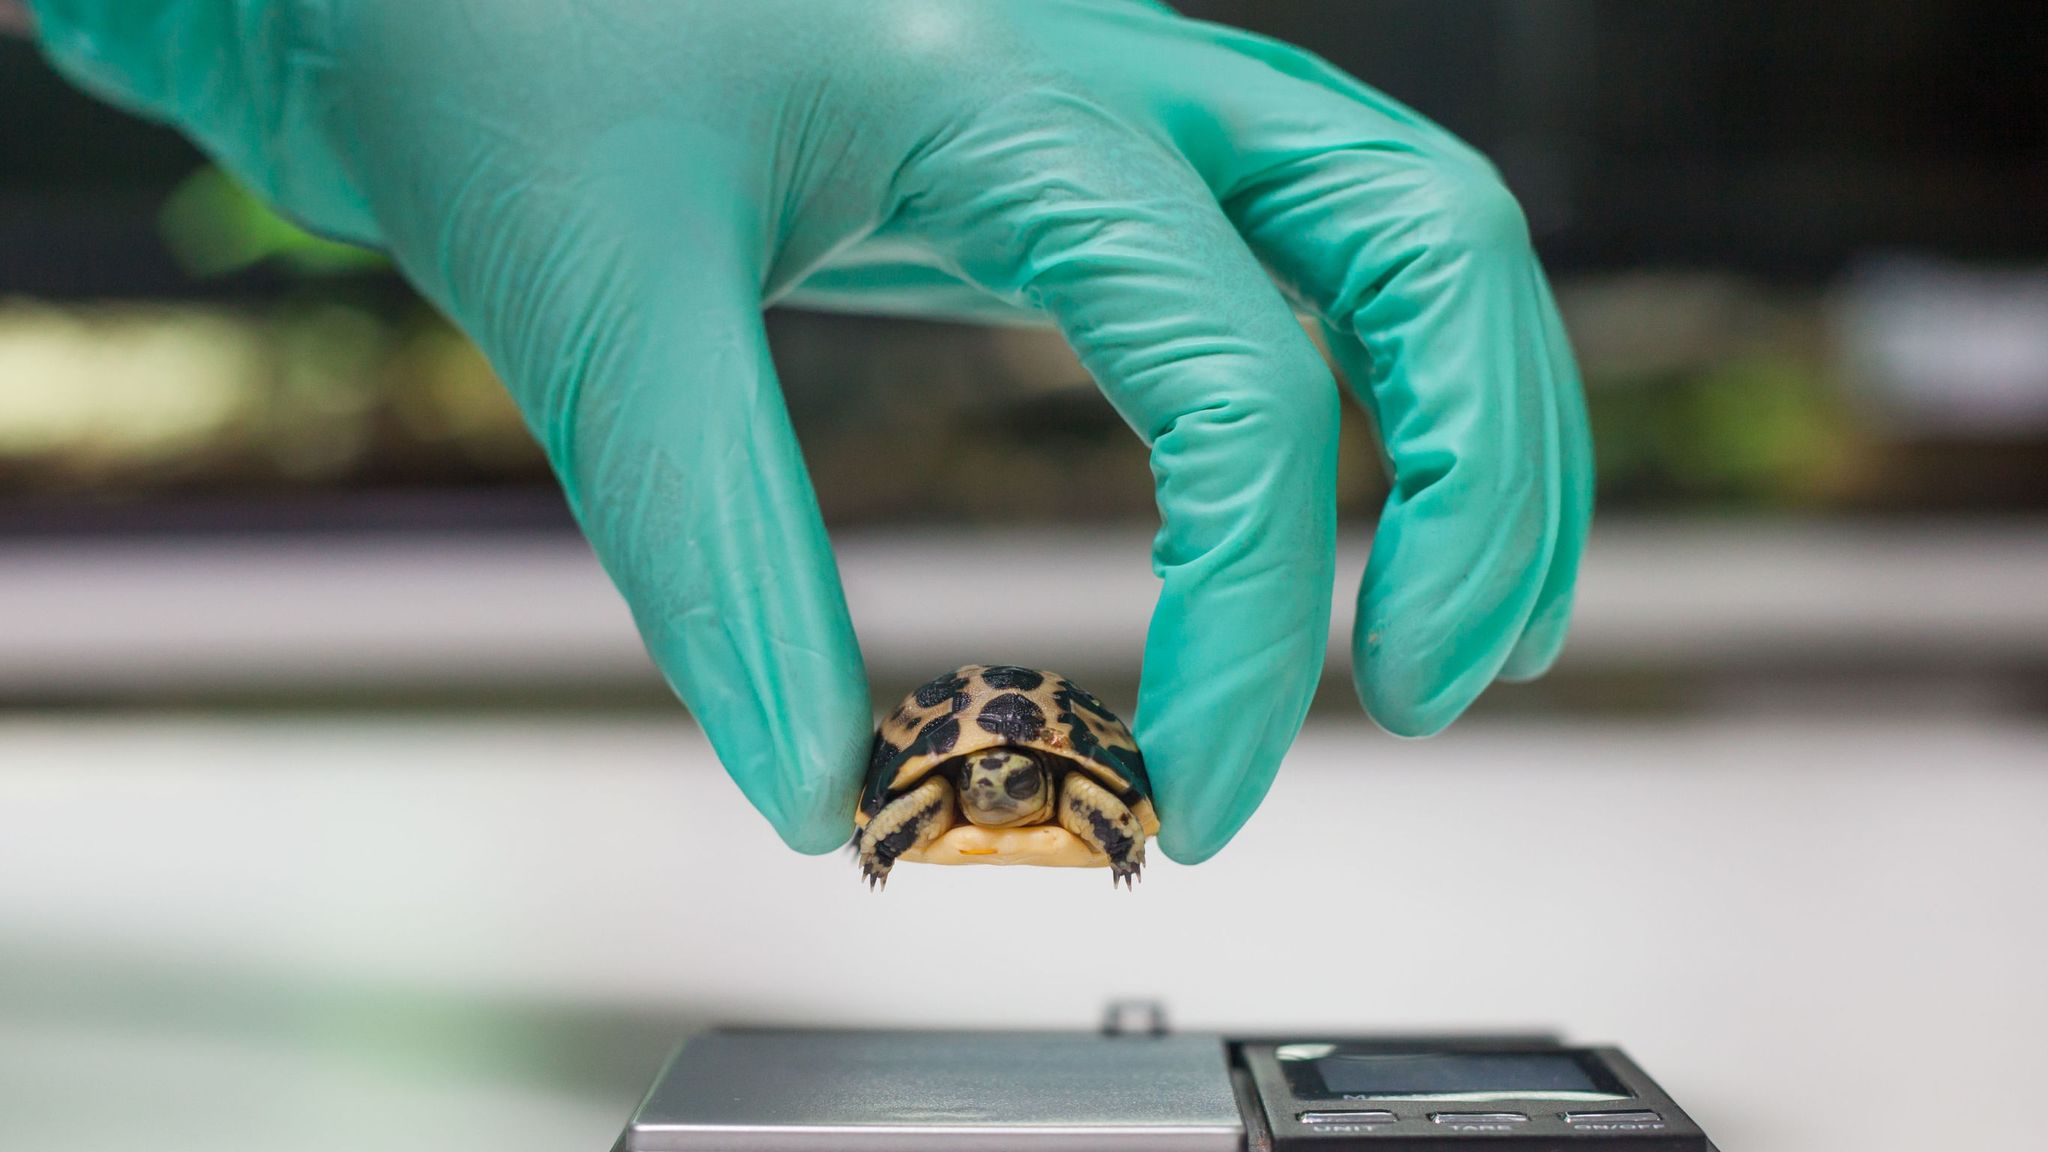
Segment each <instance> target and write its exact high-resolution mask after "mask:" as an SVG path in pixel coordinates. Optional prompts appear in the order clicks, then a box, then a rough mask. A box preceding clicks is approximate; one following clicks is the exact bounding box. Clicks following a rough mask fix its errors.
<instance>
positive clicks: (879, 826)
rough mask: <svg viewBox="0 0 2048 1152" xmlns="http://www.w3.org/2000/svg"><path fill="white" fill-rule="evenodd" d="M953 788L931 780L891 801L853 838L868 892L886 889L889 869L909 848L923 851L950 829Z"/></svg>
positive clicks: (937, 778) (937, 779) (944, 781)
mask: <svg viewBox="0 0 2048 1152" xmlns="http://www.w3.org/2000/svg"><path fill="white" fill-rule="evenodd" d="M953 811H954V805H953V785H952V783H951V782H950V781H948V780H947V779H946V778H945V777H944V776H933V777H932V778H931V779H929V780H926V781H925V782H924V783H922V784H920V785H918V786H917V787H915V788H913V789H911V790H910V791H908V792H905V793H904V794H903V795H901V796H898V797H897V798H896V799H894V800H891V801H890V802H889V803H888V805H887V806H886V807H884V808H883V809H882V810H881V811H880V812H877V813H875V818H874V819H872V820H870V821H868V823H867V827H865V828H862V829H861V830H860V833H859V835H857V836H856V837H855V838H854V847H855V850H856V851H857V852H858V853H859V855H860V874H861V875H862V876H865V877H867V881H868V887H869V888H871V889H872V888H878V887H880V888H886V887H888V886H889V869H890V868H891V867H893V866H894V865H895V863H896V858H897V857H898V856H901V855H903V854H904V853H905V852H908V851H910V850H911V849H912V848H923V847H925V846H926V845H928V844H930V843H931V842H932V841H934V840H937V839H938V838H939V837H941V836H943V835H945V834H946V830H947V829H949V828H951V827H952V826H953Z"/></svg>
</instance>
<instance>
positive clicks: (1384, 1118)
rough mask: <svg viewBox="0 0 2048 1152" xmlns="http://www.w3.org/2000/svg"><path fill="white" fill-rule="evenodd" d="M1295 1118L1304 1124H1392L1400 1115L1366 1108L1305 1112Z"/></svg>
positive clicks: (1381, 1109)
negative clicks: (1344, 1110)
mask: <svg viewBox="0 0 2048 1152" xmlns="http://www.w3.org/2000/svg"><path fill="white" fill-rule="evenodd" d="M1295 1119H1296V1120H1299V1121H1301V1122H1302V1123H1303V1124H1392V1123H1393V1122H1394V1121H1396V1120H1398V1119H1400V1117H1398V1116H1395V1115H1394V1114H1393V1113H1392V1112H1389V1111H1387V1110H1386V1109H1384V1108H1366V1109H1360V1110H1357V1111H1353V1112H1303V1113H1300V1114H1298V1115H1297V1116H1295Z"/></svg>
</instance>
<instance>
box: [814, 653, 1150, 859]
mask: <svg viewBox="0 0 2048 1152" xmlns="http://www.w3.org/2000/svg"><path fill="white" fill-rule="evenodd" d="M998 747H1011V748H1029V749H1033V750H1036V751H1039V752H1043V753H1046V754H1048V755H1050V756H1054V757H1058V758H1059V759H1060V760H1063V761H1065V762H1066V763H1067V766H1069V767H1071V768H1073V769H1078V770H1079V771H1082V772H1085V773H1087V774H1088V775H1089V776H1091V777H1093V778H1094V779H1095V780H1096V782H1097V783H1099V784H1101V785H1102V786H1103V787H1104V788H1107V789H1108V790H1109V791H1110V792H1111V793H1113V794H1114V795H1115V796H1116V797H1117V799H1119V800H1121V801H1122V802H1123V803H1124V804H1125V806H1127V807H1129V808H1130V809H1131V811H1132V813H1133V814H1134V815H1136V816H1137V817H1138V818H1139V820H1140V821H1141V822H1142V823H1143V825H1144V826H1145V828H1146V830H1147V831H1150V830H1152V829H1156V828H1157V827H1158V819H1157V817H1156V816H1154V814H1153V810H1152V782H1151V780H1150V779H1148V778H1147V777H1146V775H1145V758H1144V756H1143V755H1142V754H1140V753H1139V751H1138V742H1137V740H1135V739H1134V738H1132V736H1131V730H1130V728H1129V727H1128V726H1127V725H1125V724H1124V722H1123V721H1122V720H1121V719H1119V718H1118V717H1117V715H1116V713H1114V712H1111V711H1110V710H1109V709H1108V708H1106V707H1104V706H1103V703H1102V701H1100V700H1097V699H1096V698H1095V697H1094V696H1093V695H1092V694H1091V693H1089V692H1088V690H1087V689H1085V688H1082V687H1081V686H1080V685H1078V684H1075V683H1074V682H1073V681H1071V680H1069V679H1067V678H1066V677H1064V676H1061V675H1059V674H1058V673H1056V672H1046V671H1043V670H1040V669H1035V668H1020V667H1017V666H1015V665H1010V664H969V665H967V666H966V667H963V668H958V669H955V670H954V671H952V672H948V673H946V674H945V675H943V676H939V677H936V678H935V679H933V680H931V681H929V682H928V683H926V684H924V685H923V686H922V687H920V688H918V689H917V690H916V691H915V692H912V693H911V694H910V695H909V696H907V697H905V698H904V701H903V703H902V704H900V705H898V706H897V708H896V710H895V711H894V712H892V713H890V714H889V716H888V717H887V718H886V719H884V720H883V721H882V724H881V727H880V728H878V729H877V730H876V732H875V743H874V750H873V753H872V754H871V755H870V757H869V759H868V777H867V786H866V787H865V788H863V789H862V790H861V797H860V810H859V812H858V813H857V814H856V815H855V817H854V822H855V823H856V824H858V825H861V826H865V825H866V824H867V822H868V821H869V820H870V819H872V818H873V817H874V815H875V814H876V813H878V812H880V811H881V810H882V808H883V806H884V805H886V804H888V802H889V801H890V799H892V798H893V797H896V796H900V795H902V794H903V793H904V792H906V791H908V790H910V789H911V788H914V787H916V786H917V784H918V782H919V781H921V780H923V779H924V778H925V777H927V776H929V775H930V774H931V773H932V772H933V770H935V769H937V768H938V767H939V766H941V765H943V764H945V763H947V762H949V761H951V760H954V759H956V758H958V757H961V756H965V755H968V754H969V753H973V752H980V751H983V750H985V749H989V748H998Z"/></svg>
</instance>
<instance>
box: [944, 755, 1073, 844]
mask: <svg viewBox="0 0 2048 1152" xmlns="http://www.w3.org/2000/svg"><path fill="white" fill-rule="evenodd" d="M959 773H960V775H959V780H958V784H959V788H960V807H961V810H962V811H964V812H966V814H967V818H968V819H969V820H972V821H973V822H974V823H976V824H979V825H981V826H982V827H984V828H1014V827H1016V826H1018V825H1020V824H1040V823H1044V822H1045V821H1046V820H1048V819H1050V818H1051V817H1052V809H1053V799H1054V789H1053V779H1052V773H1051V772H1050V771H1048V770H1047V769H1046V766H1045V763H1044V762H1043V761H1042V760H1040V759H1039V758H1038V757H1037V756H1034V755H1032V754H1031V753H1029V752H1022V751H1019V750H1017V749H1015V748H991V749H989V750H988V751H986V752H976V753H973V754H972V755H968V756H964V757H962V758H961V762H960V768H959Z"/></svg>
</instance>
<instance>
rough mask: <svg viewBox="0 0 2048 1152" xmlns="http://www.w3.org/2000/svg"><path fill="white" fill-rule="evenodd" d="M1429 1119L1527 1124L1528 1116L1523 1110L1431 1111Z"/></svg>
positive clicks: (1487, 1124) (1448, 1122)
mask: <svg viewBox="0 0 2048 1152" xmlns="http://www.w3.org/2000/svg"><path fill="white" fill-rule="evenodd" d="M1429 1118H1430V1119H1431V1120H1434V1121H1436V1122H1437V1123H1439V1124H1457V1125H1467V1124H1471V1125H1480V1126H1493V1125H1508V1124H1527V1123H1528V1122H1529V1116H1528V1114H1527V1113H1524V1112H1431V1113H1430V1114H1429Z"/></svg>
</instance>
